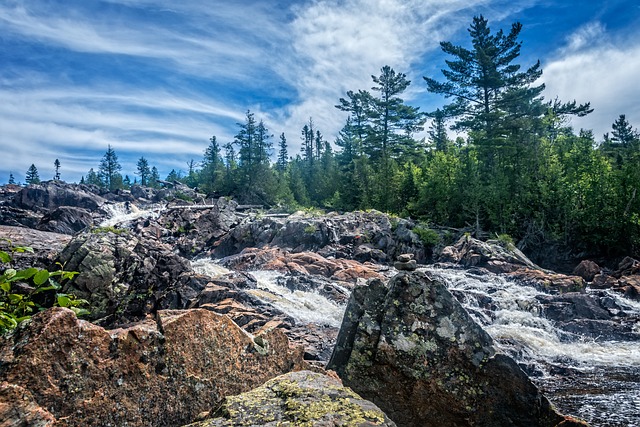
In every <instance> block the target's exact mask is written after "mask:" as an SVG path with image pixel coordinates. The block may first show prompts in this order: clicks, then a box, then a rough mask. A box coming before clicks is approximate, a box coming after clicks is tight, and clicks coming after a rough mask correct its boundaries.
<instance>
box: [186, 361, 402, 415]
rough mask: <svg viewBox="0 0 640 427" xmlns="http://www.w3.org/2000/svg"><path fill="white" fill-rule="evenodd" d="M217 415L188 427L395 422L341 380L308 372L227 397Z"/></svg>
mask: <svg viewBox="0 0 640 427" xmlns="http://www.w3.org/2000/svg"><path fill="white" fill-rule="evenodd" d="M216 415H217V417H216V418H212V419H208V420H206V421H202V422H199V423H195V424H191V425H190V427H216V426H241V425H243V426H273V427H275V426H280V425H291V426H302V425H305V426H307V425H308V426H343V425H344V426H353V427H365V426H366V427H369V426H371V427H372V426H389V427H391V426H395V425H396V424H395V423H394V422H393V421H391V420H389V418H387V416H386V415H385V414H384V413H383V412H382V411H381V410H380V409H379V408H378V407H377V406H375V405H374V404H373V403H371V402H368V401H366V400H364V399H362V398H361V397H360V396H358V395H357V394H356V393H354V392H353V391H351V390H350V389H348V388H346V387H344V386H343V385H342V383H341V382H340V380H338V379H336V378H334V377H330V376H327V375H324V374H318V373H314V372H310V371H300V372H292V373H289V374H285V375H282V376H280V377H277V378H274V379H272V380H270V381H268V382H267V383H266V384H264V385H263V386H261V387H258V388H257V389H255V390H252V391H250V392H247V393H244V394H241V395H238V396H232V397H228V398H227V399H226V401H225V403H224V405H223V406H222V407H221V408H220V409H219V410H218V411H217V414H216Z"/></svg>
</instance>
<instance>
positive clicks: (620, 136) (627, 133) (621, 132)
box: [611, 114, 640, 148]
mask: <svg viewBox="0 0 640 427" xmlns="http://www.w3.org/2000/svg"><path fill="white" fill-rule="evenodd" d="M611 128H612V131H611V144H618V145H620V146H622V147H623V148H628V147H631V146H632V145H634V144H635V143H636V142H637V141H638V139H639V138H640V134H638V131H637V130H634V129H633V127H632V126H631V124H630V123H629V122H628V121H627V117H626V116H625V115H624V114H620V117H618V118H617V119H616V121H615V122H613V125H612V126H611Z"/></svg>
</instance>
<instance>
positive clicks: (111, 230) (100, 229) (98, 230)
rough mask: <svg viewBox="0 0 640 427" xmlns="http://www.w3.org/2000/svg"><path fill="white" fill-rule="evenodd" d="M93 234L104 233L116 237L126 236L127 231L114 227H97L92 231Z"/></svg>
mask: <svg viewBox="0 0 640 427" xmlns="http://www.w3.org/2000/svg"><path fill="white" fill-rule="evenodd" d="M91 233H92V234H103V233H113V234H116V235H120V234H126V233H127V230H124V229H122V228H116V227H113V226H108V227H95V228H92V229H91Z"/></svg>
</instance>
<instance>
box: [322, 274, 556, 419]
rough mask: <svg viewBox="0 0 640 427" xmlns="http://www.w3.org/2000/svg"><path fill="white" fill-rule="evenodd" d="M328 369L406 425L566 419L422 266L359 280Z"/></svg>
mask: <svg viewBox="0 0 640 427" xmlns="http://www.w3.org/2000/svg"><path fill="white" fill-rule="evenodd" d="M328 368H329V369H334V370H336V371H337V372H338V374H339V375H340V377H341V378H342V380H343V381H344V383H345V385H347V386H349V387H351V388H352V389H353V390H354V391H356V392H357V393H358V394H360V395H361V396H362V397H363V398H365V399H368V400H371V401H372V402H373V403H375V404H376V405H378V406H379V407H380V408H381V409H382V410H383V411H384V412H385V413H386V414H387V415H388V416H389V418H391V419H392V420H394V421H395V422H396V423H398V425H402V426H416V427H418V426H419V427H426V426H471V425H473V426H487V427H488V426H492V427H495V426H555V425H557V424H559V423H560V422H562V421H565V418H564V417H563V416H561V415H559V414H558V413H556V412H555V410H554V409H553V408H552V406H551V404H550V403H549V401H548V400H547V399H546V398H545V397H544V396H543V395H542V394H541V393H540V392H539V390H538V389H537V388H536V387H535V386H534V384H533V383H532V382H531V381H530V380H529V378H528V377H527V376H526V374H525V373H524V372H523V371H522V370H521V369H520V368H519V366H518V365H517V363H516V362H515V361H514V360H513V359H511V358H510V357H508V356H506V355H504V354H501V353H499V352H497V351H496V348H495V346H494V343H493V340H492V339H491V337H490V336H489V335H488V334H487V333H486V332H485V331H484V330H483V329H482V328H481V327H480V326H479V325H478V324H476V323H475V322H474V321H473V320H472V318H471V317H470V316H469V314H468V313H467V312H466V311H465V310H464V308H463V307H462V306H461V305H460V304H459V303H458V301H457V300H456V299H455V298H454V297H453V296H452V294H451V293H450V292H449V291H448V290H447V288H446V286H445V285H444V284H443V283H440V282H438V281H434V280H432V279H431V278H430V277H429V276H427V275H426V274H425V273H423V272H420V271H416V272H411V273H401V274H398V275H397V276H395V277H394V278H393V279H392V280H391V281H390V283H389V285H388V286H387V285H385V284H384V283H383V282H382V281H379V280H372V281H370V283H369V284H368V285H367V286H359V287H356V289H355V290H354V292H353V293H352V296H351V299H350V300H349V304H348V306H347V310H346V313H345V316H344V320H343V324H342V328H341V330H340V335H339V336H338V342H337V344H336V348H335V350H334V353H333V355H332V358H331V360H330V362H329V365H328ZM565 425H568V424H565Z"/></svg>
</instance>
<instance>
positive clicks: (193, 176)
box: [185, 159, 198, 188]
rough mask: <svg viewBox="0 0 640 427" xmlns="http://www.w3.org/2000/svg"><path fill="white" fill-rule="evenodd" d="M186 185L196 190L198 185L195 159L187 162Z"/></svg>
mask: <svg viewBox="0 0 640 427" xmlns="http://www.w3.org/2000/svg"><path fill="white" fill-rule="evenodd" d="M185 184H187V185H188V186H189V187H191V188H195V187H196V186H197V185H198V174H197V172H196V162H195V160H193V159H191V160H189V161H188V162H187V177H186V178H185Z"/></svg>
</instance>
